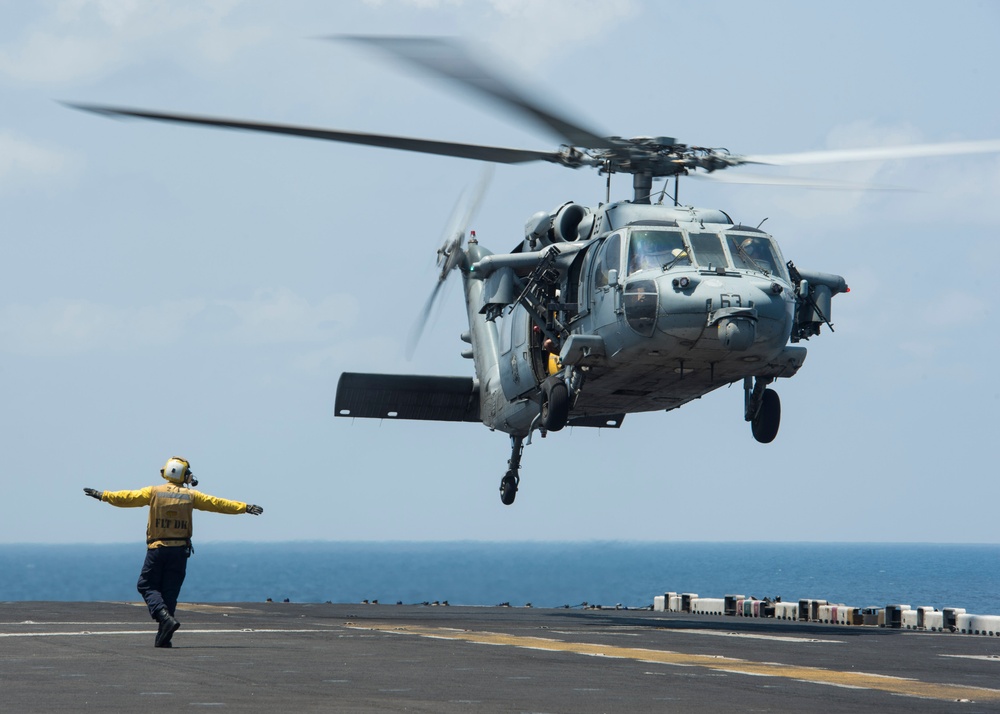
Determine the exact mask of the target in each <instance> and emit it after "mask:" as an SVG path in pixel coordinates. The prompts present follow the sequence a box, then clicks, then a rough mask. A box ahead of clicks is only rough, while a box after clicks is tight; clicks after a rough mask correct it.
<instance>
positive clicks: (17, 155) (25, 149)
mask: <svg viewBox="0 0 1000 714" xmlns="http://www.w3.org/2000/svg"><path fill="white" fill-rule="evenodd" d="M77 163H78V161H77V159H76V158H75V157H73V156H72V155H70V154H66V153H62V152H59V151H56V150H54V149H50V148H47V147H45V146H41V145H39V144H35V143H33V142H31V141H29V140H27V139H24V138H22V137H19V136H15V135H14V134H11V133H8V132H0V190H2V189H3V188H4V187H5V186H9V185H15V184H18V183H21V182H23V181H25V180H30V179H38V178H45V177H49V176H56V175H59V174H63V173H65V172H67V171H69V170H72V169H73V168H74V167H75V166H76V164H77Z"/></svg>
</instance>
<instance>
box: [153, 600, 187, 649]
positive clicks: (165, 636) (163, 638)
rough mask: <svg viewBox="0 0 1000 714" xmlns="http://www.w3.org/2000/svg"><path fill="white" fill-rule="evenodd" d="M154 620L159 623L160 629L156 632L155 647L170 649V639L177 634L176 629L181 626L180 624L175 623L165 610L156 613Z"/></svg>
mask: <svg viewBox="0 0 1000 714" xmlns="http://www.w3.org/2000/svg"><path fill="white" fill-rule="evenodd" d="M156 619H157V620H159V621H160V629H159V630H157V632H156V643H155V646H156V647H172V646H173V645H171V644H170V638H171V637H173V636H174V633H175V632H177V628H178V627H180V626H181V623H179V622H177V620H175V619H174V618H173V617H172V616H171V614H170V613H169V612H167V608H163V609H161V610H157V611H156Z"/></svg>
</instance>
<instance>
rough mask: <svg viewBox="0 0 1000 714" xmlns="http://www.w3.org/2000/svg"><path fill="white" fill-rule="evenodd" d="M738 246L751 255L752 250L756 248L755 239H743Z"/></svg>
mask: <svg viewBox="0 0 1000 714" xmlns="http://www.w3.org/2000/svg"><path fill="white" fill-rule="evenodd" d="M740 248H741V249H742V250H743V251H745V252H746V253H747V254H748V255H753V253H754V251H755V250H757V241H756V240H754V239H753V238H747V239H746V240H745V241H743V242H742V243H740Z"/></svg>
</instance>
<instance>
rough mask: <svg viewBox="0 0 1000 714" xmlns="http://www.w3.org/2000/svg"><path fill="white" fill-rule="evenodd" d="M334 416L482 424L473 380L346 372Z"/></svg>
mask: <svg viewBox="0 0 1000 714" xmlns="http://www.w3.org/2000/svg"><path fill="white" fill-rule="evenodd" d="M334 414H335V415H336V416H339V417H359V418H367V419H420V420H427V421H469V422H479V421H480V418H479V390H478V389H477V388H476V385H475V382H474V381H473V379H472V378H471V377H427V376H423V375H411V374H360V373H357V372H344V373H343V374H342V375H340V381H339V382H338V383H337V400H336V404H335V406H334Z"/></svg>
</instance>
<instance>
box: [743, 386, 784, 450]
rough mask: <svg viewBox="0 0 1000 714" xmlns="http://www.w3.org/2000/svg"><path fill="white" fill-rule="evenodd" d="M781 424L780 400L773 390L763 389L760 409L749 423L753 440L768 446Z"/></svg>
mask: <svg viewBox="0 0 1000 714" xmlns="http://www.w3.org/2000/svg"><path fill="white" fill-rule="evenodd" d="M780 424H781V400H780V399H778V393H777V392H776V391H774V390H773V389H765V390H764V394H763V396H762V398H761V400H760V409H758V410H757V414H756V415H754V418H753V419H752V420H751V422H750V431H752V432H753V438H754V439H756V440H757V441H759V442H760V443H761V444H770V443H771V442H772V441H774V437H776V436H777V435H778V426H779V425H780Z"/></svg>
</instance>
